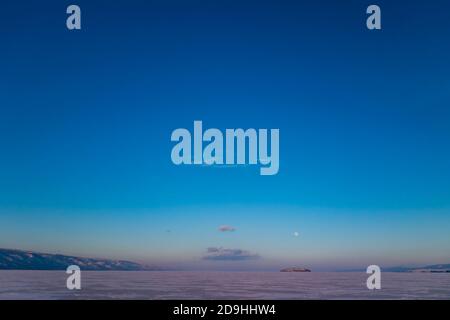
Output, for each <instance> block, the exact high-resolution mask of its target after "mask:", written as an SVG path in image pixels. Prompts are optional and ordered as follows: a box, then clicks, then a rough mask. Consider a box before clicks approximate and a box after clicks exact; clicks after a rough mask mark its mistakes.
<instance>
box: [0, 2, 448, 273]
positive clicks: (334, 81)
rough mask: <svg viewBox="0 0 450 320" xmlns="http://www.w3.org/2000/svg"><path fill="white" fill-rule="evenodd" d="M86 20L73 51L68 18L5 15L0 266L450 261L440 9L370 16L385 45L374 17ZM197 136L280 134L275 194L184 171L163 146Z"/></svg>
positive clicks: (91, 14) (250, 175)
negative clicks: (4, 261) (50, 259)
mask: <svg viewBox="0 0 450 320" xmlns="http://www.w3.org/2000/svg"><path fill="white" fill-rule="evenodd" d="M76 3H77V4H78V5H80V7H81V10H82V30H81V31H76V32H70V31H68V30H67V29H66V28H65V18H66V14H65V8H66V6H67V5H69V4H71V3H64V2H61V1H39V3H31V4H30V3H25V2H23V3H8V4H4V5H3V6H2V7H3V9H2V11H3V12H5V13H7V14H5V15H4V16H2V18H1V21H0V26H1V28H2V30H3V31H2V44H1V46H2V50H1V51H0V68H1V70H2V72H1V74H2V75H1V77H0V150H1V157H0V221H1V222H0V247H14V248H19V249H34V250H40V251H50V252H61V253H69V254H79V255H88V256H94V257H98V256H101V257H113V258H129V259H134V260H138V261H144V262H152V263H156V264H165V265H170V266H180V267H185V268H197V269H227V270H228V269H230V270H234V269H277V268H279V267H286V266H290V265H302V266H303V265H305V266H311V267H314V268H315V269H324V270H325V269H335V268H346V267H355V266H365V265H368V264H380V265H396V264H422V263H425V264H428V263H441V262H449V261H450V256H449V254H448V253H449V252H450V236H449V234H450V232H449V231H450V183H449V181H450V143H449V138H450V107H449V106H450V79H449V77H448V75H449V74H450V60H449V59H448V56H449V53H450V42H449V41H448V37H449V32H450V20H449V19H448V18H449V12H450V8H449V4H448V3H446V2H445V1H431V2H428V3H422V2H419V1H396V2H395V3H392V2H387V1H378V2H377V3H378V4H379V5H380V7H381V9H382V26H383V29H382V30H381V31H369V30H367V29H366V28H365V19H366V15H365V8H366V7H367V6H368V5H369V4H372V3H369V2H366V1H347V2H345V4H344V3H341V2H336V1H314V2H313V3H301V2H288V1H276V2H275V1H258V2H253V1H214V2H211V1H189V2H187V1H136V0H131V1H130V0H129V1H115V2H114V3H112V4H111V3H108V2H106V1H77V2H76ZM194 120H202V121H203V125H204V126H205V127H206V128H220V129H222V130H225V129H226V128H244V129H245V128H269V129H270V128H279V129H280V172H279V174H278V175H276V176H270V177H267V176H260V175H259V169H258V168H256V167H251V166H245V167H238V168H236V167H233V168H219V167H198V166H174V165H173V164H172V162H171V160H170V152H171V148H172V147H173V145H174V144H173V143H172V142H171V141H170V135H171V132H172V131H173V130H174V129H176V128H188V129H191V130H192V126H193V122H194ZM220 225H231V226H233V227H235V228H236V231H235V232H229V233H222V232H219V231H218V230H217V229H218V227H219V226H220ZM294 232H299V234H300V236H299V237H294V236H293V233H294ZM210 247H214V248H225V249H240V250H244V251H246V252H248V253H250V255H252V254H255V255H258V256H259V258H257V259H256V258H255V259H241V260H238V261H225V260H222V261H211V260H205V259H204V256H205V254H207V248H210Z"/></svg>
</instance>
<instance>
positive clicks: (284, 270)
mask: <svg viewBox="0 0 450 320" xmlns="http://www.w3.org/2000/svg"><path fill="white" fill-rule="evenodd" d="M280 272H311V270H309V269H306V268H286V269H282V270H280Z"/></svg>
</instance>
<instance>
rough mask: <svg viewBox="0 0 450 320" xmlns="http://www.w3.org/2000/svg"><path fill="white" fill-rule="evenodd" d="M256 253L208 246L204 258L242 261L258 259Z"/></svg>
mask: <svg viewBox="0 0 450 320" xmlns="http://www.w3.org/2000/svg"><path fill="white" fill-rule="evenodd" d="M258 258H259V256H258V255H257V254H253V253H251V252H249V251H246V250H241V249H225V248H222V247H210V248H208V249H207V252H206V255H205V256H204V257H203V259H204V260H213V261H244V260H254V259H258Z"/></svg>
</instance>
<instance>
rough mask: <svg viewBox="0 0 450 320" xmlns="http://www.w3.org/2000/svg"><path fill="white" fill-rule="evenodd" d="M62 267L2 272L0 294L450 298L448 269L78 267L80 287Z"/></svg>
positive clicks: (51, 296) (48, 296) (4, 296)
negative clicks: (374, 287)
mask: <svg viewBox="0 0 450 320" xmlns="http://www.w3.org/2000/svg"><path fill="white" fill-rule="evenodd" d="M67 276H68V275H66V273H65V272H64V271H0V299H2V300H4V299H224V300H226V299H287V300H292V299H450V274H448V273H447V274H430V273H382V281H381V284H382V289H381V290H379V291H370V290H368V289H367V287H366V279H367V277H368V275H367V274H365V273H363V272H361V273H355V272H348V273H347V272H346V273H344V272H334V273H322V272H317V273H278V272H143V271H140V272H114V271H113V272H111V271H90V272H89V271H85V272H82V290H80V291H69V290H67V289H66V278H67Z"/></svg>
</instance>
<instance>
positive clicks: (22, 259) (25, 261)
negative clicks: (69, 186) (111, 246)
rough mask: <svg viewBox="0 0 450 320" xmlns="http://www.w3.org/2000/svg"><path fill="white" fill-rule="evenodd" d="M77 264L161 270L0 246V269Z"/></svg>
mask: <svg viewBox="0 0 450 320" xmlns="http://www.w3.org/2000/svg"><path fill="white" fill-rule="evenodd" d="M70 265H77V266H79V267H80V269H82V270H87V271H108V270H109V271H162V270H163V269H162V268H159V267H155V266H148V265H143V264H139V263H136V262H131V261H127V260H113V259H96V258H85V257H76V256H70V255H62V254H51V253H40V252H34V251H29V250H28V251H27V250H17V249H3V248H0V270H66V269H67V267H68V266H70Z"/></svg>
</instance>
